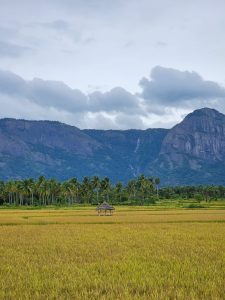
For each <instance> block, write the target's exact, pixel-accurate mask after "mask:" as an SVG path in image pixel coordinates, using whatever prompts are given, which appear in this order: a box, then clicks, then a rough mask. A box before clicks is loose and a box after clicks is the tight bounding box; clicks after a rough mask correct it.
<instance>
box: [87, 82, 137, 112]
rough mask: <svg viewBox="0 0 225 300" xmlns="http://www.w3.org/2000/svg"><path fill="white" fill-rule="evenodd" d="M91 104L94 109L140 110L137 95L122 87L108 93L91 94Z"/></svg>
mask: <svg viewBox="0 0 225 300" xmlns="http://www.w3.org/2000/svg"><path fill="white" fill-rule="evenodd" d="M89 105H90V108H91V110H92V111H101V110H103V111H119V112H120V111H129V112H130V113H131V112H132V111H133V112H135V113H137V112H138V111H140V107H139V100H138V99H137V97H135V96H134V95H132V94H131V93H129V92H128V91H126V90H125V89H123V88H121V87H115V88H113V89H112V90H110V91H109V92H106V93H101V92H94V93H92V94H90V95H89Z"/></svg>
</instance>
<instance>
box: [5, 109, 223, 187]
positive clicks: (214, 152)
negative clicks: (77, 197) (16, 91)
mask: <svg viewBox="0 0 225 300" xmlns="http://www.w3.org/2000/svg"><path fill="white" fill-rule="evenodd" d="M224 166H225V115H223V114H221V113H219V112H218V111H216V110H214V109H209V108H203V109H198V110H195V111H194V112H193V113H191V114H189V115H187V116H186V117H185V119H184V120H183V121H182V122H181V123H179V124H177V125H176V126H174V127H173V128H172V129H147V130H135V129H130V130H124V131H122V130H94V129H86V130H80V129H78V128H76V127H73V126H69V125H66V124H63V123H60V122H54V121H26V120H16V119H8V118H7V119H1V120H0V177H1V179H4V180H7V179H12V178H15V179H19V178H26V177H38V176H40V175H44V176H46V177H54V178H58V179H60V180H64V179H67V178H70V177H78V178H79V179H80V178H82V177H83V176H93V175H98V176H100V177H103V176H108V177H110V179H111V180H112V181H113V182H115V181H119V180H121V181H123V182H126V181H127V180H129V179H131V178H134V177H136V176H138V175H139V174H141V173H144V174H146V175H148V176H158V177H160V178H161V181H162V184H163V185H169V184H173V185H174V184H225V173H224Z"/></svg>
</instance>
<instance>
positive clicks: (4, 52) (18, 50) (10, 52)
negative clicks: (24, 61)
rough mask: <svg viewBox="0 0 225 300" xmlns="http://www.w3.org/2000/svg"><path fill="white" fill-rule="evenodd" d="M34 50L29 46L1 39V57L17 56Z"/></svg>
mask: <svg viewBox="0 0 225 300" xmlns="http://www.w3.org/2000/svg"><path fill="white" fill-rule="evenodd" d="M30 51H32V49H31V48H29V47H24V46H20V45H17V44H13V43H10V42H7V41H0V58H1V57H11V58H13V57H14V58H17V57H20V56H23V55H25V54H27V53H28V52H30Z"/></svg>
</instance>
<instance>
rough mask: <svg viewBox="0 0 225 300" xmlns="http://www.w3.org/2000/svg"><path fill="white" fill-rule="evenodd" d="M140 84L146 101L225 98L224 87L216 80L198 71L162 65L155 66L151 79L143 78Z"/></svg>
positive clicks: (171, 102)
mask: <svg viewBox="0 0 225 300" xmlns="http://www.w3.org/2000/svg"><path fill="white" fill-rule="evenodd" d="M140 86H141V88H142V92H141V94H140V96H141V97H142V98H143V99H145V101H147V102H149V103H152V104H158V105H160V104H162V105H165V106H176V105H184V104H185V103H189V104H190V102H194V101H196V100H200V101H209V100H213V99H224V98H225V89H224V88H222V87H221V86H219V85H218V84H217V83H215V82H212V81H207V80H204V79H203V78H202V77H201V76H200V75H199V74H198V73H196V72H189V71H179V70H176V69H171V68H163V67H160V66H157V67H155V68H153V69H152V71H151V75H150V79H148V78H143V79H142V80H141V81H140Z"/></svg>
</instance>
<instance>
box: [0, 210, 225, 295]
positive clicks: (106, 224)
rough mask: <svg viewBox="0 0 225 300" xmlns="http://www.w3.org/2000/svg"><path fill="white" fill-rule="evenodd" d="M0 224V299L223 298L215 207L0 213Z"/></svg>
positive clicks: (220, 218)
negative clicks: (109, 213) (110, 213)
mask: <svg viewBox="0 0 225 300" xmlns="http://www.w3.org/2000/svg"><path fill="white" fill-rule="evenodd" d="M0 225H1V226H0V262H1V263H0V299H32V298H33V299H224V295H225V284H224V283H225V210H223V209H218V207H217V206H216V207H213V209H210V208H208V209H198V208H194V209H187V208H186V209H185V208H183V209H175V208H173V207H170V209H166V210H165V209H164V208H163V207H161V208H160V209H159V208H152V207H141V208H140V207H117V208H116V213H115V215H114V216H112V217H110V216H106V217H99V216H97V215H96V213H95V210H94V208H90V207H89V208H87V207H85V208H84V209H82V208H81V207H79V209H76V208H74V209H61V210H60V209H57V210H54V209H45V210H43V209H42V210H18V209H14V210H12V209H9V210H7V209H4V210H1V211H0ZM28 225H29V226H28Z"/></svg>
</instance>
